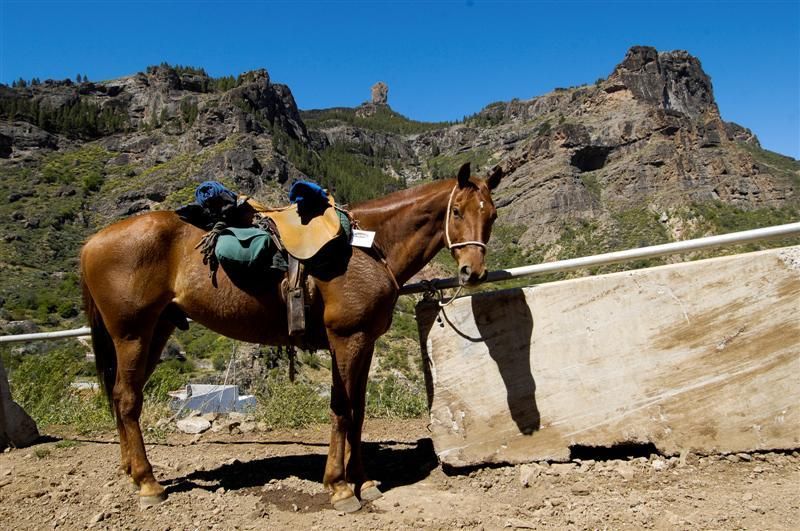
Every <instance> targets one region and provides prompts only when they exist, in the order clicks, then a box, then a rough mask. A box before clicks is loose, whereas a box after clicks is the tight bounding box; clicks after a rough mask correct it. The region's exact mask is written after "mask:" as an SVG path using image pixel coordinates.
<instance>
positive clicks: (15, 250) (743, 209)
mask: <svg viewBox="0 0 800 531" xmlns="http://www.w3.org/2000/svg"><path fill="white" fill-rule="evenodd" d="M463 162H471V163H472V164H473V169H474V173H475V174H477V175H479V174H481V173H482V172H485V171H487V170H488V169H489V168H491V167H493V166H495V165H500V166H502V167H503V168H504V169H505V170H506V173H507V177H506V178H505V179H504V180H503V182H502V183H501V186H500V187H499V189H498V190H497V192H496V194H495V196H496V202H497V205H498V207H499V220H498V227H497V230H496V231H495V238H494V240H493V242H492V253H490V259H491V260H493V265H494V266H498V265H509V266H513V265H521V263H524V262H535V261H541V260H545V259H554V258H565V257H572V256H574V255H577V254H590V253H591V252H599V251H603V250H613V249H616V248H619V247H620V246H639V245H646V244H652V243H662V242H663V241H670V240H674V239H684V238H687V237H692V236H699V235H703V234H706V233H709V232H714V231H719V230H730V229H731V228H746V227H748V225H752V224H758V223H761V224H763V223H769V224H771V223H778V222H782V221H784V220H787V219H796V218H797V216H798V214H797V212H798V202H799V200H798V192H797V190H798V187H800V164H798V163H797V161H794V160H793V159H791V158H789V157H783V156H780V155H777V154H773V153H770V152H767V151H765V150H762V149H761V147H760V145H759V143H758V139H757V137H756V136H755V135H754V134H753V133H752V132H751V131H749V130H748V129H746V128H744V127H741V126H739V125H736V124H733V123H730V122H725V121H724V120H723V119H722V118H721V116H720V113H719V109H718V107H717V105H716V102H715V101H714V97H713V87H712V84H711V80H710V79H709V77H708V76H707V75H706V74H705V72H704V71H703V70H702V66H701V64H700V61H699V60H698V59H696V58H694V57H692V56H691V55H689V54H688V53H686V52H683V51H675V52H659V51H657V50H655V49H654V48H650V47H633V48H631V49H630V50H629V51H628V53H627V54H626V57H625V58H624V59H623V60H622V61H621V62H620V63H619V65H617V67H615V69H614V70H613V71H612V72H611V73H610V74H609V76H608V77H606V78H604V79H601V80H598V81H597V82H596V83H594V84H591V85H582V86H579V87H570V88H557V89H555V90H553V91H551V92H549V93H546V94H543V95H540V96H537V97H535V98H530V99H527V100H518V99H515V100H511V101H508V102H495V103H492V104H489V105H487V106H486V107H484V108H483V109H481V110H480V111H478V112H477V113H475V114H474V115H472V116H469V117H466V118H465V119H464V120H462V121H460V122H457V123H449V122H445V123H426V122H418V121H415V120H411V119H408V118H406V117H404V116H402V115H400V114H399V113H396V112H395V111H393V110H392V109H391V107H389V106H388V104H386V103H377V104H376V103H365V104H364V105H362V106H360V107H357V108H334V109H323V110H308V111H301V110H300V109H298V107H297V104H296V102H295V100H294V97H293V96H292V93H291V90H290V88H289V87H288V86H286V85H282V84H278V83H273V82H272V80H271V79H270V76H269V74H268V72H267V71H266V70H264V69H260V70H254V71H251V72H246V73H244V74H242V75H240V76H238V78H236V79H234V78H217V79H214V78H211V77H209V76H207V75H205V73H204V71H202V69H197V68H192V67H170V66H168V65H158V66H153V67H149V68H147V69H146V71H145V72H140V73H137V74H133V75H131V76H125V77H123V78H119V79H116V80H109V81H104V82H97V83H93V82H87V81H84V82H82V83H80V84H76V83H72V82H53V81H45V82H42V83H37V84H35V85H33V86H25V87H13V88H12V87H7V86H0V176H1V177H0V196H3V197H6V198H7V199H8V201H7V204H6V205H3V206H0V226H2V229H3V237H2V239H0V270H2V271H1V272H2V273H3V274H5V275H6V277H7V278H9V279H13V282H12V283H10V284H7V285H6V286H4V288H3V290H2V291H0V302H2V304H0V319H7V320H11V319H22V318H31V317H36V318H37V319H38V320H39V321H42V322H48V320H49V321H51V322H56V321H59V320H60V319H64V318H76V316H77V312H78V310H77V308H78V306H77V304H78V303H77V292H76V291H75V290H74V286H73V284H74V282H73V283H72V284H71V283H70V282H67V281H66V280H64V279H69V278H73V277H72V276H71V275H73V273H72V272H74V271H76V265H77V249H78V247H79V245H80V242H81V240H82V239H83V238H85V237H86V235H88V234H90V233H91V232H93V231H95V230H97V229H98V228H99V227H101V226H103V225H105V224H107V223H110V222H112V221H114V220H116V219H119V218H121V217H125V216H129V215H134V214H136V213H138V212H142V211H147V210H155V209H168V208H174V207H176V206H178V205H180V204H182V203H186V202H190V201H191V200H192V191H193V189H194V187H195V186H196V185H197V184H198V183H199V182H200V181H202V180H207V179H217V180H221V181H223V182H225V183H226V184H227V185H229V186H230V187H232V188H235V189H237V190H239V191H241V192H243V193H247V194H251V195H254V196H256V197H257V198H258V199H260V200H263V201H266V202H268V203H273V204H282V203H283V202H285V196H284V192H285V190H286V188H287V187H288V186H289V185H290V184H291V182H292V181H293V180H296V179H299V178H305V177H306V176H311V177H312V178H314V179H315V180H318V181H319V182H321V183H322V184H323V185H325V186H327V187H329V188H331V189H333V190H334V191H335V192H336V196H337V198H339V199H340V200H342V201H345V202H353V201H358V200H361V199H365V198H368V197H372V196H375V195H380V194H383V193H386V192H390V191H392V190H395V189H398V188H402V187H405V186H409V185H412V184H414V183H416V182H424V181H426V180H430V179H437V178H442V177H445V176H451V175H452V174H453V173H454V172H455V170H456V168H457V167H458V166H459V165H460V164H462V163H463ZM495 260H496V261H495ZM53 275H57V276H58V277H59V279H58V282H60V283H63V284H64V286H63V288H58V289H55V290H54V289H52V285H51V282H52V279H53V278H56V277H53ZM59 285H60V284H59ZM20 287H21V288H22V289H20ZM48 289H49V291H50V292H53V293H57V294H58V295H59V297H61V298H62V299H69V300H71V301H72V302H71V303H70V304H71V306H69V305H63V304H62V303H61V302H60V301H57V300H53V299H55V298H56V297H55V296H53V297H48V296H45V295H43V292H44V291H47V290H48ZM59 306H62V307H61V308H60V309H59ZM65 316H67V317H65Z"/></svg>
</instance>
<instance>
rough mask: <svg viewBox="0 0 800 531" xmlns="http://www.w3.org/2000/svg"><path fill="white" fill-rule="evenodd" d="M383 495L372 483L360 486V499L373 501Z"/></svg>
mask: <svg viewBox="0 0 800 531" xmlns="http://www.w3.org/2000/svg"><path fill="white" fill-rule="evenodd" d="M381 496H383V493H382V492H381V491H380V489H378V487H376V486H375V484H374V483H372V485H369V486H366V487H361V500H362V501H369V502H371V501H375V500H377V499H378V498H380V497H381Z"/></svg>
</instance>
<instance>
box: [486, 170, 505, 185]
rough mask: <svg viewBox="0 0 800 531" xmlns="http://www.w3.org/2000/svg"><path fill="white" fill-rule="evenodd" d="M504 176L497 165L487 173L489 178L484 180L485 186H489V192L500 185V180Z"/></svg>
mask: <svg viewBox="0 0 800 531" xmlns="http://www.w3.org/2000/svg"><path fill="white" fill-rule="evenodd" d="M505 174H506V173H505V172H504V171H503V168H501V167H500V165H499V164H498V165H497V166H495V167H494V168H492V170H491V171H490V172H489V177H487V178H486V184H487V185H488V186H489V190H494V189H495V188H497V185H498V184H500V179H502V178H503V176H504V175H505Z"/></svg>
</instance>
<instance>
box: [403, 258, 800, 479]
mask: <svg viewBox="0 0 800 531" xmlns="http://www.w3.org/2000/svg"><path fill="white" fill-rule="evenodd" d="M417 316H418V322H419V326H420V332H421V340H422V345H423V354H424V355H425V358H426V361H427V365H428V374H427V375H426V377H427V385H428V393H429V399H430V401H431V421H432V425H431V429H432V437H433V442H434V446H435V449H436V452H437V454H438V455H439V457H440V459H441V460H442V462H444V463H447V464H449V465H453V466H465V465H474V464H482V463H492V462H507V463H518V462H525V461H531V460H536V459H554V460H560V459H567V458H568V456H569V448H570V446H572V445H587V446H612V445H614V444H617V443H625V442H637V443H648V442H649V443H653V444H655V445H656V447H657V448H658V449H659V450H660V451H662V452H665V453H667V454H675V453H679V452H680V451H682V450H684V449H686V450H693V451H697V452H701V453H702V452H733V451H747V450H756V449H779V448H798V447H800V247H791V248H785V249H778V250H769V251H763V252H757V253H749V254H742V255H736V256H729V257H723V258H715V259H711V260H703V261H698V262H691V263H686V264H675V265H668V266H663V267H657V268H651V269H644V270H638V271H630V272H623V273H615V274H610V275H602V276H596V277H587V278H580V279H575V280H567V281H562V282H554V283H550V284H544V285H540V286H536V287H530V288H524V289H512V290H504V291H496V292H489V293H482V294H476V295H475V296H472V297H464V298H461V299H458V300H456V301H455V302H454V303H453V304H451V305H450V306H447V307H446V308H444V309H441V310H440V309H439V308H438V306H437V305H436V304H435V303H428V302H422V303H420V305H419V306H418V308H417Z"/></svg>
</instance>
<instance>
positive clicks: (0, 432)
mask: <svg viewBox="0 0 800 531" xmlns="http://www.w3.org/2000/svg"><path fill="white" fill-rule="evenodd" d="M38 438H39V429H38V428H37V427H36V422H34V420H33V419H32V418H31V417H30V416H29V415H28V414H27V413H26V412H25V410H24V409H22V408H21V407H20V406H19V404H17V403H16V402H14V400H12V398H11V389H10V388H9V385H8V377H7V376H6V370H5V367H3V360H2V359H0V449H4V448H6V447H9V446H13V447H16V448H21V447H25V446H29V445H31V444H33V443H34V442H35V441H36V439H38Z"/></svg>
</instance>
